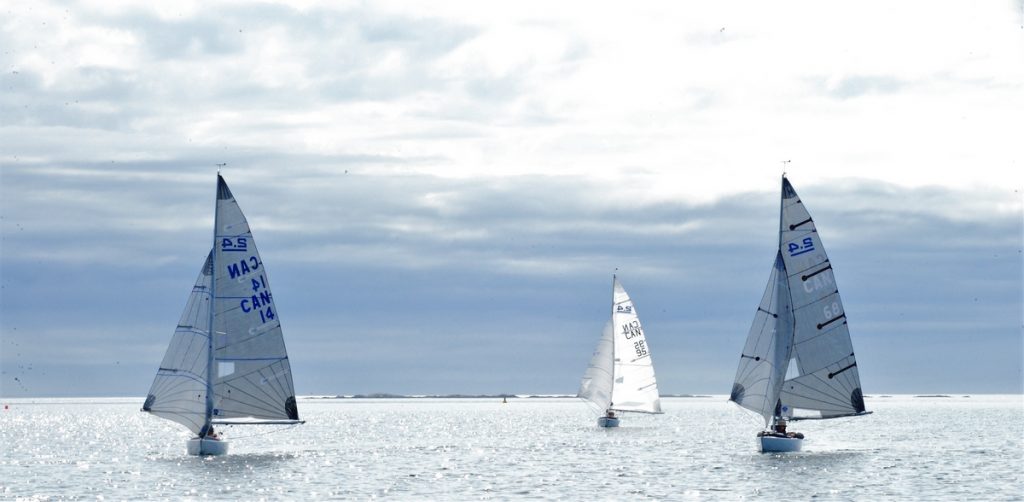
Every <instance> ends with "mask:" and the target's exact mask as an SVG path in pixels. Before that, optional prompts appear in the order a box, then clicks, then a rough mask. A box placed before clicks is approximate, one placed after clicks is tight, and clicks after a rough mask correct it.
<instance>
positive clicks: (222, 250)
mask: <svg viewBox="0 0 1024 502" xmlns="http://www.w3.org/2000/svg"><path fill="white" fill-rule="evenodd" d="M213 225H214V232H213V249H212V250H211V251H210V253H209V254H208V255H207V257H206V261H205V263H203V267H202V269H201V270H200V272H199V278H198V279H196V283H195V286H193V287H192V293H191V294H190V295H189V297H188V303H187V304H186V305H185V311H184V312H183V313H182V315H181V320H180V321H178V326H177V328H175V330H174V336H173V337H172V338H171V344H170V346H168V347H167V352H166V354H165V355H164V358H163V361H162V362H161V363H160V368H159V370H157V373H156V378H155V379H154V380H153V385H152V387H150V389H149V394H148V395H147V396H146V401H145V403H144V404H143V405H142V411H145V412H148V413H152V414H153V415H156V416H158V417H161V418H165V419H167V420H171V421H174V422H177V423H180V424H182V425H184V426H185V427H187V428H188V429H189V430H190V431H192V433H193V434H195V437H193V438H191V439H189V440H188V442H187V444H186V446H187V451H188V453H189V454H190V455H224V454H226V453H227V452H228V441H227V440H226V439H224V438H223V437H222V436H220V435H218V433H217V432H216V431H215V430H214V426H215V425H246V424H252V425H261V424H300V423H303V421H302V420H299V412H298V408H297V407H296V404H295V388H294V387H293V385H292V370H291V365H290V364H289V362H288V353H287V351H286V350H285V346H284V337H283V335H282V333H281V322H280V319H279V317H278V314H277V307H276V305H275V304H274V297H273V295H272V294H271V292H270V282H269V277H268V276H267V270H266V267H265V265H264V263H263V260H262V259H260V254H259V252H258V251H257V250H256V242H255V241H254V240H253V237H252V232H250V230H249V224H248V223H247V222H246V220H245V215H243V214H242V210H241V208H239V206H238V202H236V201H235V197H234V196H233V195H232V194H231V190H230V189H229V188H228V185H227V183H226V182H225V181H224V178H222V177H221V175H220V173H217V198H216V210H215V213H214V224H213Z"/></svg>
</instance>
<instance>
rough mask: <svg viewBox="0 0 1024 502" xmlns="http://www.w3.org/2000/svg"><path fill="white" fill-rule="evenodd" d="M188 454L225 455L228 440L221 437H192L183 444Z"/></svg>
mask: <svg viewBox="0 0 1024 502" xmlns="http://www.w3.org/2000/svg"><path fill="white" fill-rule="evenodd" d="M185 446H186V448H187V449H188V454H189V455H227V454H228V442H227V441H224V440H223V439H210V438H192V439H189V440H188V442H187V443H186V444H185Z"/></svg>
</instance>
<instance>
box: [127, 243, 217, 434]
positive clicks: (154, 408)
mask: <svg viewBox="0 0 1024 502" xmlns="http://www.w3.org/2000/svg"><path fill="white" fill-rule="evenodd" d="M211 255H212V251H211ZM211 255H207V257H206V263H205V264H204V265H203V268H202V269H201V270H200V272H199V278H198V279H196V284H195V286H193V287H192V294H191V295H189V297H188V303H186V304H185V311H184V312H182V314H181V320H179V321H178V327H177V328H175V330H174V336H173V337H172V338H171V344H170V345H169V346H168V347H167V352H166V353H165V354H164V358H163V361H161V362H160V369H158V370H157V373H156V378H155V379H154V380H153V385H152V386H151V387H150V389H149V394H148V395H147V396H146V402H145V403H144V404H143V405H142V409H143V411H148V412H150V413H153V414H154V415H156V416H158V417H162V418H166V419H168V420H173V421H175V422H178V423H180V424H182V425H184V426H185V427H188V428H189V430H191V431H192V432H194V433H196V434H198V433H199V431H200V430H202V428H203V426H204V424H205V421H206V366H207V359H208V356H207V354H208V353H207V349H206V348H207V345H208V332H209V329H208V326H209V320H210V279H211V274H212V272H213V270H212V268H211V267H212V262H211V258H212V256H211Z"/></svg>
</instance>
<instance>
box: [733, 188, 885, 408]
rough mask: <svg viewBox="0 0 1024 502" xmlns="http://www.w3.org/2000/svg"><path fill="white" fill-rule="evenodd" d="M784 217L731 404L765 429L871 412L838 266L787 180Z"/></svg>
mask: <svg viewBox="0 0 1024 502" xmlns="http://www.w3.org/2000/svg"><path fill="white" fill-rule="evenodd" d="M780 213H781V214H780V227H779V248H778V251H777V253H776V258H775V264H774V266H773V268H772V273H771V277H770V278H769V280H768V286H767V287H766V288H765V292H764V295H763V296H762V298H761V303H760V305H758V308H757V312H756V313H755V315H754V323H753V325H752V326H751V328H750V332H749V333H748V335H747V341H746V343H745V345H744V348H743V351H742V353H741V354H740V362H739V367H738V368H737V371H736V378H735V381H734V383H733V388H732V393H731V395H730V398H729V399H730V400H731V401H734V402H736V403H737V404H739V405H740V406H742V407H744V408H747V409H750V410H753V411H755V412H757V413H759V414H760V415H762V416H763V417H764V419H765V423H766V425H767V424H768V423H770V422H774V421H775V420H777V419H780V418H787V419H791V420H796V419H809V418H835V417H841V416H851V415H859V414H864V413H867V412H865V408H864V398H863V394H862V391H861V385H860V375H859V373H858V371H857V360H856V357H855V356H854V351H853V344H852V342H851V340H850V331H849V328H848V325H847V321H846V312H845V310H844V309H843V304H842V300H841V299H840V297H839V289H838V288H837V287H836V282H835V276H834V275H833V271H832V265H831V262H830V261H829V259H828V256H827V255H826V254H825V248H824V247H823V245H822V243H821V238H820V236H819V235H818V231H817V228H816V227H815V225H814V221H813V219H812V218H811V216H810V214H809V213H808V211H807V209H806V208H805V207H804V204H803V202H802V201H801V200H800V198H799V197H798V196H797V194H796V191H795V190H794V189H793V186H792V185H791V184H790V182H789V180H787V179H786V178H785V177H783V178H782V201H781V209H780Z"/></svg>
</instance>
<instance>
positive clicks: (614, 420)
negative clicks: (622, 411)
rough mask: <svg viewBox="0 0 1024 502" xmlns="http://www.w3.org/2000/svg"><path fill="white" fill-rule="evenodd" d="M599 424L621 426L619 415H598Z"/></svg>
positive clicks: (602, 425)
mask: <svg viewBox="0 0 1024 502" xmlns="http://www.w3.org/2000/svg"><path fill="white" fill-rule="evenodd" d="M597 426H598V427H618V426H619V419H618V417H597Z"/></svg>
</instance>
